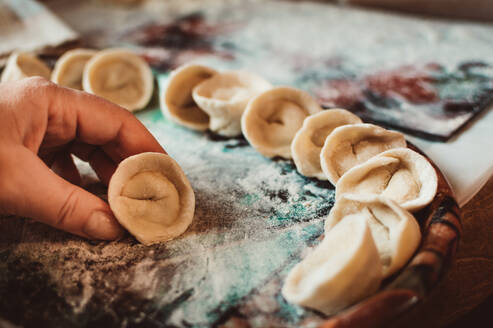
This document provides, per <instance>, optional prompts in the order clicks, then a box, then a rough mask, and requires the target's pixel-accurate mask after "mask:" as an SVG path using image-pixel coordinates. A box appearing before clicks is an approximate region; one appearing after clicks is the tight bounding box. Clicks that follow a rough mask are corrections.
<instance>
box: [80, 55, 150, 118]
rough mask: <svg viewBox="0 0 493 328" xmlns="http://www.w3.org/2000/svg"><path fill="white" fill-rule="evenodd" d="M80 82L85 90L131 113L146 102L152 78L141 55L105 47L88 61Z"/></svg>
mask: <svg viewBox="0 0 493 328" xmlns="http://www.w3.org/2000/svg"><path fill="white" fill-rule="evenodd" d="M82 85H83V87H84V91H87V92H90V93H93V94H95V95H98V96H100V97H103V98H106V99H108V100H109V101H111V102H114V103H115V104H118V105H120V106H122V107H124V108H126V109H128V110H129V111H131V112H133V111H135V110H139V109H142V108H144V107H145V106H146V105H147V103H148V102H149V100H150V99H151V96H152V90H153V88H154V81H153V78H152V72H151V69H150V68H149V65H148V64H147V63H146V62H145V61H144V60H143V59H142V58H140V57H139V56H137V55H136V54H134V53H133V52H131V51H128V50H122V49H108V50H103V51H100V52H98V53H97V54H96V55H94V56H93V57H92V58H91V59H90V60H89V61H88V62H87V64H86V66H85V68H84V74H83V79H82Z"/></svg>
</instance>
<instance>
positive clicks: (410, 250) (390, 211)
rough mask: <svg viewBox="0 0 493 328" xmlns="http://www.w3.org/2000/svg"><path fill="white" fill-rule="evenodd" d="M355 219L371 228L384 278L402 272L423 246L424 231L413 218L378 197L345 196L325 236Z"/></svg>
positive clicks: (338, 201)
mask: <svg viewBox="0 0 493 328" xmlns="http://www.w3.org/2000/svg"><path fill="white" fill-rule="evenodd" d="M354 216H358V217H361V216H362V217H365V218H366V221H367V222H368V224H369V226H370V229H371V233H372V236H373V240H374V241H375V244H376V245H377V249H378V252H379V254H380V261H381V263H382V266H383V276H384V278H385V277H388V276H390V275H392V274H393V273H395V272H397V271H398V270H399V269H400V268H402V267H403V266H404V265H405V264H406V263H407V261H408V260H409V259H410V258H411V256H412V255H413V254H414V252H415V251H416V249H417V248H418V246H419V243H420V241H421V231H420V228H419V225H418V222H416V220H415V219H414V217H413V216H412V214H411V213H409V212H408V211H406V210H405V209H403V208H402V207H400V206H399V205H397V203H395V202H394V201H393V200H391V199H389V198H387V197H384V196H378V195H352V194H344V195H342V196H341V197H340V198H339V199H338V200H337V201H336V204H335V206H334V207H333V208H332V209H331V211H330V213H329V216H328V217H327V219H326V220H325V232H326V233H328V232H329V231H330V230H332V229H334V228H335V227H336V226H337V225H338V224H339V222H341V221H343V220H346V219H348V218H352V217H354Z"/></svg>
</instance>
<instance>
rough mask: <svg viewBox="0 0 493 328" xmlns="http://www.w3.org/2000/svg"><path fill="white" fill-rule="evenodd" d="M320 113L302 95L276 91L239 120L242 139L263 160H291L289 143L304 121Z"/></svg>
mask: <svg viewBox="0 0 493 328" xmlns="http://www.w3.org/2000/svg"><path fill="white" fill-rule="evenodd" d="M321 110H322V109H321V108H320V106H319V104H318V103H317V102H316V101H315V99H313V97H312V96H310V94H308V93H307V92H305V91H302V90H298V89H294V88H290V87H277V88H273V89H271V90H269V91H266V92H264V93H262V94H260V95H258V96H257V97H255V98H254V99H252V100H251V102H250V103H249V104H248V107H247V109H246V111H245V114H244V115H243V117H242V119H241V128H242V131H243V134H244V135H245V138H246V139H247V140H248V142H249V143H250V144H251V145H252V147H253V148H255V149H256V150H257V151H258V152H260V153H261V154H262V155H264V156H266V157H275V156H281V157H283V158H291V142H292V141H293V138H294V136H295V134H296V132H297V131H298V130H299V129H300V128H301V126H302V125H303V121H304V120H305V118H306V117H308V116H309V115H312V114H316V113H319V112H320V111H321Z"/></svg>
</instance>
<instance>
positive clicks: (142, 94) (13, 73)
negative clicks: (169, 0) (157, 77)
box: [0, 49, 154, 111]
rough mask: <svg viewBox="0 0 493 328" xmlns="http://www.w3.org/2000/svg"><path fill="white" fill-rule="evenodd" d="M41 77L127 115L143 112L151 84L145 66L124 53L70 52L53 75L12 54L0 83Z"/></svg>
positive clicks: (35, 61)
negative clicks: (108, 103) (123, 110)
mask: <svg viewBox="0 0 493 328" xmlns="http://www.w3.org/2000/svg"><path fill="white" fill-rule="evenodd" d="M30 76H41V77H44V78H46V79H51V80H52V81H53V82H55V83H57V84H59V85H61V86H64V87H69V88H72V89H77V90H84V91H86V92H89V93H92V94H95V95H98V96H100V97H103V98H105V99H107V100H109V101H111V102H114V103H116V104H118V105H120V106H122V107H124V108H126V109H127V110H129V111H135V110H139V109H142V108H144V107H145V106H146V105H147V104H148V103H149V100H150V99H151V96H152V92H153V89H154V80H153V76H152V71H151V69H150V67H149V65H148V64H147V63H146V62H145V61H144V60H143V59H142V58H141V57H139V56H137V55H136V54H134V53H133V52H131V51H129V50H124V49H106V50H101V51H97V50H92V49H74V50H70V51H67V52H65V53H64V54H63V55H62V56H61V57H60V58H59V59H58V60H57V61H56V63H55V67H54V69H53V71H51V69H50V68H49V67H48V66H47V65H46V64H45V63H44V62H43V61H41V60H40V59H39V58H37V57H36V56H35V55H33V54H30V53H22V52H20V53H19V52H17V53H12V54H11V55H10V57H9V58H8V60H7V63H6V66H5V69H4V71H3V73H2V77H1V79H0V82H8V81H15V80H20V79H23V78H26V77H30Z"/></svg>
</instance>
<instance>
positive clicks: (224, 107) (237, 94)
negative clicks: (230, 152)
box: [192, 71, 272, 137]
mask: <svg viewBox="0 0 493 328" xmlns="http://www.w3.org/2000/svg"><path fill="white" fill-rule="evenodd" d="M270 88H272V85H271V84H270V83H269V82H267V81H266V80H264V79H263V78H262V77H260V76H258V75H256V74H252V73H249V72H245V71H230V72H224V73H219V74H216V75H214V76H213V77H211V78H209V79H206V80H204V81H203V82H201V83H199V84H198V85H197V86H196V87H195V88H194V89H193V92H192V96H193V99H194V100H195V103H196V104H197V105H198V106H199V107H200V108H201V109H202V110H203V111H204V112H206V113H207V114H208V115H209V119H210V122H209V129H210V130H211V131H213V132H216V133H217V134H219V135H222V136H225V137H235V136H239V135H241V123H240V122H241V115H242V114H243V112H244V111H245V108H246V106H247V103H248V101H250V99H252V98H253V97H255V96H256V95H258V94H260V93H262V92H263V91H266V90H269V89H270Z"/></svg>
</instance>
